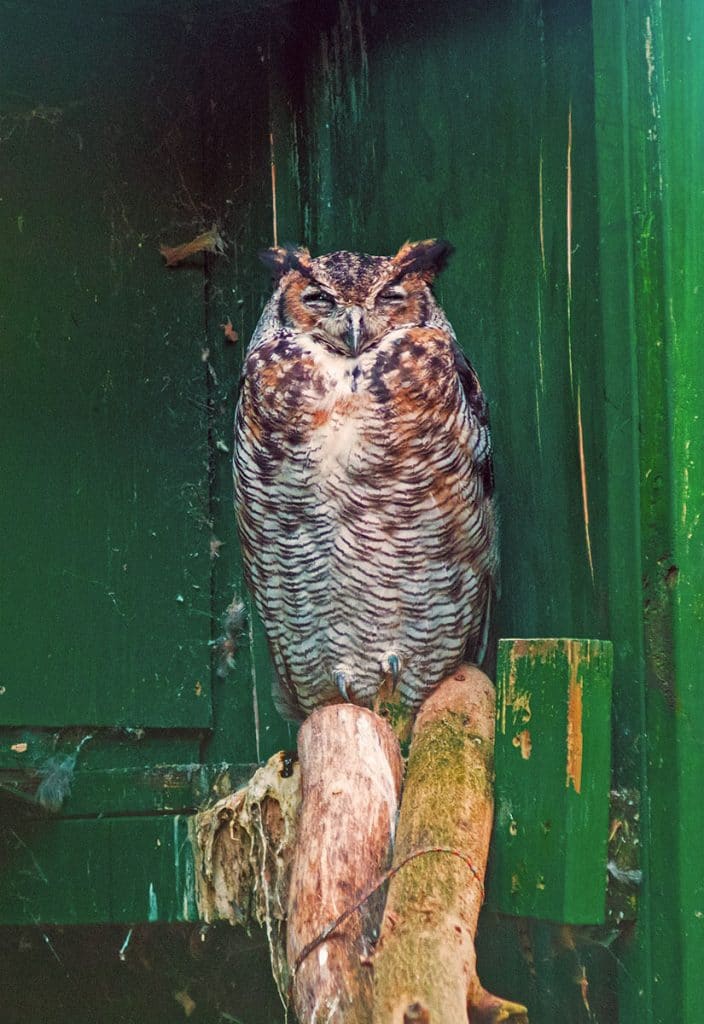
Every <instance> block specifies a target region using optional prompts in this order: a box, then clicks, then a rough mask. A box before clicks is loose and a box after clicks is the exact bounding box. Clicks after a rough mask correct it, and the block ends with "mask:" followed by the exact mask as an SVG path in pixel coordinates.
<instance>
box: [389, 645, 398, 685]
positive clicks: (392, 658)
mask: <svg viewBox="0 0 704 1024" xmlns="http://www.w3.org/2000/svg"><path fill="white" fill-rule="evenodd" d="M389 672H390V673H391V683H392V686H393V689H394V690H395V689H396V687H397V685H398V680H399V677H400V675H401V662H400V660H399V657H398V655H397V654H390V655H389Z"/></svg>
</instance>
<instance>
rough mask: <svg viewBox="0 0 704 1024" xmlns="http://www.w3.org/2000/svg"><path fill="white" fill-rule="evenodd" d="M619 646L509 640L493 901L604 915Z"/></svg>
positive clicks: (501, 663)
mask: <svg viewBox="0 0 704 1024" xmlns="http://www.w3.org/2000/svg"><path fill="white" fill-rule="evenodd" d="M612 672H613V652H612V645H611V643H610V642H609V641H607V640H577V639H572V638H553V637H548V638H539V639H528V640H525V639H507V640H500V641H499V652H498V670H497V676H496V704H497V715H496V748H495V762H496V788H495V798H496V841H495V843H494V850H495V856H494V857H492V874H491V884H490V886H489V888H490V890H491V904H492V909H494V910H498V911H500V912H501V913H504V914H516V915H518V916H530V917H538V918H544V919H547V920H551V921H560V922H563V923H569V924H598V923H601V922H602V921H603V920H604V912H605V889H606V861H607V838H608V835H609V788H610V760H611V759H610V751H611V677H612Z"/></svg>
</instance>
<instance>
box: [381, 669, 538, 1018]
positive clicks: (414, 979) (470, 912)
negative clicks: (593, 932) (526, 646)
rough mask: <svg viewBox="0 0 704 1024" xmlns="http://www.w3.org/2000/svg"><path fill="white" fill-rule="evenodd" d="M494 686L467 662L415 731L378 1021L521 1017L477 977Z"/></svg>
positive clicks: (386, 926)
mask: <svg viewBox="0 0 704 1024" xmlns="http://www.w3.org/2000/svg"><path fill="white" fill-rule="evenodd" d="M494 709H495V703H494V688H493V686H492V684H491V681H490V680H489V679H488V678H487V676H485V675H484V673H483V672H481V671H480V670H479V669H477V668H474V667H470V666H467V665H465V666H463V667H462V668H461V669H459V670H458V671H457V672H456V673H455V674H454V675H453V676H450V677H448V678H447V679H445V680H444V681H443V682H442V683H441V684H440V686H439V687H438V689H437V690H436V691H435V692H434V693H433V694H432V695H431V696H430V697H429V698H428V700H427V701H426V702H425V704H424V705H423V707H422V708H421V710H420V712H419V715H418V718H417V720H416V723H415V727H414V731H413V740H412V743H411V750H410V756H409V762H408V769H407V774H406V782H405V787H404V794H403V802H402V805H401V812H400V816H399V823H398V829H397V836H396V844H395V852H394V864H401V863H402V862H404V861H406V863H404V864H403V867H401V869H400V870H399V871H398V873H397V874H396V875H395V876H394V877H393V878H392V880H391V883H390V885H389V893H388V899H387V903H386V909H385V912H384V919H383V924H382V929H381V938H380V941H379V945H378V947H377V951H376V953H375V956H374V1017H373V1019H374V1024H404V1021H409V1020H427V1021H428V1022H430V1024H467V1016H468V1006H469V1017H470V1020H471V1021H472V1024H475V1022H489V1021H499V1020H507V1019H509V1018H513V1019H516V1020H517V1019H518V1018H520V1017H523V1016H524V1015H525V1012H526V1011H525V1008H524V1007H522V1006H518V1005H516V1004H512V1003H507V1002H505V1001H504V1000H501V999H498V998H496V997H493V996H490V995H489V993H487V992H485V991H484V989H483V988H482V987H481V985H480V983H479V980H478V978H477V975H476V955H475V950H474V936H475V933H476V928H477V919H478V916H479V911H480V909H481V905H482V901H483V897H484V888H483V879H484V873H485V868H486V859H487V855H488V851H489V840H490V837H491V827H492V818H493V797H492V781H493V742H494Z"/></svg>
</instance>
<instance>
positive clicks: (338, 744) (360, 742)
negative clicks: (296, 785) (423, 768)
mask: <svg viewBox="0 0 704 1024" xmlns="http://www.w3.org/2000/svg"><path fill="white" fill-rule="evenodd" d="M298 754H299V760H300V765H301V784H302V791H303V803H302V807H301V815H300V820H299V827H298V842H297V844H296V849H295V854H294V862H293V869H292V873H291V884H290V890H289V905H288V929H287V935H288V946H287V949H288V963H289V969H290V972H291V975H292V985H291V994H292V1002H293V1007H294V1009H295V1012H296V1015H297V1017H298V1020H299V1021H300V1022H301V1024H323V1022H325V1024H343V1022H344V1024H370V1022H371V1020H372V990H373V983H372V970H371V960H370V957H371V953H372V949H373V946H372V942H373V939H374V938H375V937H376V934H378V926H379V921H380V918H381V911H382V906H383V904H382V900H383V897H382V894H381V890H379V891H377V892H376V893H375V894H374V896H372V897H371V898H369V899H365V896H366V894H367V893H368V892H369V891H370V890H374V887H375V885H376V884H377V883H378V880H379V878H380V877H381V876H382V875H383V873H384V871H385V869H386V868H387V866H388V864H389V860H390V854H391V846H392V842H393V836H394V829H395V823H396V815H397V810H398V802H399V793H400V788H401V778H402V773H403V762H402V758H401V753H400V749H399V745H398V741H397V740H396V737H395V735H394V734H393V731H392V730H391V728H390V726H389V725H388V724H387V723H386V722H385V721H384V720H383V719H381V718H379V717H378V716H377V715H375V714H374V713H373V712H371V711H369V710H367V709H365V708H360V707H356V706H354V705H351V704H335V705H332V706H329V707H324V708H320V709H318V710H317V711H315V712H313V714H312V715H311V716H310V717H309V718H308V719H307V720H306V722H305V723H304V724H303V726H302V727H301V730H300V732H299V737H298ZM357 904H359V906H358V907H357ZM353 908H354V909H353ZM349 911H352V912H351V913H347V914H346V912H349ZM341 918H342V919H341Z"/></svg>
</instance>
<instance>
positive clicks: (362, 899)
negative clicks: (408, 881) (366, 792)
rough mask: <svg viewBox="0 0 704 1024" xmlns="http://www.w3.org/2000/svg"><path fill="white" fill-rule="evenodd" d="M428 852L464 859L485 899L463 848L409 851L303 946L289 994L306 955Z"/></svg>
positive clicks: (479, 881) (294, 969)
mask: <svg viewBox="0 0 704 1024" xmlns="http://www.w3.org/2000/svg"><path fill="white" fill-rule="evenodd" d="M427 853H449V854H450V855H451V856H453V857H458V858H459V859H460V860H461V861H464V863H465V864H466V865H467V867H468V868H469V870H470V871H471V872H472V875H473V876H474V878H475V879H476V881H477V883H478V885H479V888H480V889H481V891H482V902H483V901H484V883H483V881H482V877H481V875H480V873H479V871H478V870H477V869H476V868H475V866H474V864H472V862H471V861H470V859H469V857H467V856H466V854H464V853H462V851H461V850H455V849H454V848H453V847H451V846H427V847H424V848H423V849H422V850H414V851H413V852H412V853H409V854H408V856H407V857H404V858H403V860H401V861H399V863H398V864H395V865H394V866H393V867H391V868H389V869H388V871H385V872H384V874H383V875H381V877H380V878H378V879H377V881H376V882H375V883H374V884H373V885H372V886H371V887H370V888H369V889H367V891H366V892H365V893H364V894H363V895H362V896H361V897H360V898H359V899H358V900H357V902H356V903H355V904H354V905H353V906H351V907H348V908H347V910H344V911H343V912H342V913H341V914H340V915H339V916H338V917H336V918H335V920H334V921H332V922H331V923H330V924H329V925H328V926H327V927H326V928H324V929H323V930H322V932H320V934H319V935H316V937H315V938H314V939H311V941H310V942H308V943H307V944H306V945H305V946H304V947H303V949H302V950H301V952H300V953H299V954H298V957H297V958H296V962H295V963H294V965H293V970H292V971H291V982H290V985H289V994H290V990H291V989H292V988H293V982H294V979H295V977H296V973H297V972H298V969H299V967H300V966H301V964H302V963H303V961H304V960H305V959H306V957H308V956H309V955H310V954H311V953H312V952H313V950H314V949H317V947H318V946H320V945H321V943H323V942H325V940H326V939H328V938H329V937H330V936H331V935H332V933H333V932H335V931H337V929H338V928H339V927H340V925H342V924H344V923H345V921H346V920H347V918H348V917H351V916H352V914H354V913H355V911H357V910H359V909H360V907H362V906H363V905H364V904H365V903H366V902H367V900H368V899H370V898H371V897H372V896H373V895H374V893H375V892H378V891H379V889H381V887H382V886H383V885H385V884H386V883H387V882H388V881H389V880H390V879H391V878H393V877H394V875H396V874H398V872H399V871H400V870H401V868H403V867H405V866H406V864H408V863H409V861H412V860H415V858H416V857H422V856H424V855H425V854H427Z"/></svg>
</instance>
